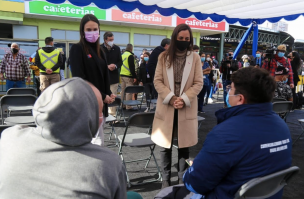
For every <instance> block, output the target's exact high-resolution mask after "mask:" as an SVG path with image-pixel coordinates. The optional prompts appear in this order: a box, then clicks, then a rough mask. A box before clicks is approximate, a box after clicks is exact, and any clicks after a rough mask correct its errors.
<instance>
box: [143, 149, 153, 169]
mask: <svg viewBox="0 0 304 199" xmlns="http://www.w3.org/2000/svg"><path fill="white" fill-rule="evenodd" d="M149 148H150V150H151V154H150V157H149V159H148V161H147V163H146V166H145V169H146V168H147V166H148V165H149V162H150V160H151V158H152V153H153V151H154V148H155V145H154V146H153V149H152V148H151V147H149Z"/></svg>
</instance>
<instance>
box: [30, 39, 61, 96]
mask: <svg viewBox="0 0 304 199" xmlns="http://www.w3.org/2000/svg"><path fill="white" fill-rule="evenodd" d="M62 61H63V60H62V55H61V53H60V51H59V50H57V49H55V48H54V39H53V38H52V37H47V38H45V47H43V48H42V49H39V50H37V53H36V56H35V63H36V65H37V66H38V68H39V69H40V90H41V92H43V91H44V90H45V89H46V88H47V87H49V86H50V85H52V84H54V83H56V82H59V81H60V75H59V73H60V66H61V65H62V64H63V62H62Z"/></svg>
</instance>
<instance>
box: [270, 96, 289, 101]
mask: <svg viewBox="0 0 304 199" xmlns="http://www.w3.org/2000/svg"><path fill="white" fill-rule="evenodd" d="M272 102H286V99H283V98H276V97H275V98H273V99H272Z"/></svg>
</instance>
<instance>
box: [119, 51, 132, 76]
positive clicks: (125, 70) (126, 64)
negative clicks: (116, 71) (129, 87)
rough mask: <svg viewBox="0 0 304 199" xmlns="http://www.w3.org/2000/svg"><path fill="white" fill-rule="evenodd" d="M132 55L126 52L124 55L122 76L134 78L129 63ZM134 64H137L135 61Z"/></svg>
mask: <svg viewBox="0 0 304 199" xmlns="http://www.w3.org/2000/svg"><path fill="white" fill-rule="evenodd" d="M130 55H132V53H130V52H128V51H125V52H124V54H122V56H121V57H122V66H121V70H120V75H125V76H132V73H131V71H130V67H129V62H128V58H129V57H130ZM134 64H135V60H134Z"/></svg>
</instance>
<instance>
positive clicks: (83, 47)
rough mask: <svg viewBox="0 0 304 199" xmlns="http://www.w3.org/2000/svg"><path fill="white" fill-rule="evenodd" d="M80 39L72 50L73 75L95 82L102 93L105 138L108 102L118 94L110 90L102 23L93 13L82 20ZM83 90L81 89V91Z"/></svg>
mask: <svg viewBox="0 0 304 199" xmlns="http://www.w3.org/2000/svg"><path fill="white" fill-rule="evenodd" d="M79 33H80V41H79V42H78V43H77V44H74V45H73V46H72V48H71V51H70V57H69V58H70V64H71V72H72V76H73V77H80V78H82V79H84V80H86V81H88V82H90V83H91V84H93V85H94V86H95V87H96V88H97V89H98V90H99V92H100V93H101V96H102V100H103V102H104V107H103V111H102V112H103V117H104V119H103V122H102V125H101V126H100V130H99V132H100V133H99V135H98V134H97V135H96V138H100V139H101V143H102V142H103V141H104V139H103V128H104V123H105V118H106V117H108V115H109V114H108V104H111V103H112V102H113V101H114V100H115V97H116V95H114V94H112V92H111V90H110V80H109V70H108V64H107V59H106V55H105V54H104V52H103V51H102V49H101V47H100V40H99V34H100V24H99V21H98V19H97V18H96V17H95V16H94V15H92V14H86V15H85V16H83V18H82V19H81V22H80V28H79ZM80 92H81V91H80Z"/></svg>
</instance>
